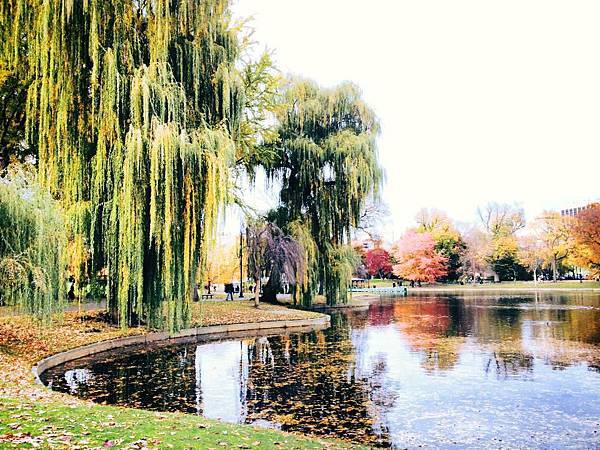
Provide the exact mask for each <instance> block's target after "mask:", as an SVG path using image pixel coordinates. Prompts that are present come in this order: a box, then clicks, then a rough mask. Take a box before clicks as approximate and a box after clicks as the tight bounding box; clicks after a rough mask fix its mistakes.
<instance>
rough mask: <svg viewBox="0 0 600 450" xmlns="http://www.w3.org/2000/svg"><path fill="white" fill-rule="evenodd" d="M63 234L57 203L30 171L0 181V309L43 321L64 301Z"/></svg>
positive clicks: (10, 171)
mask: <svg viewBox="0 0 600 450" xmlns="http://www.w3.org/2000/svg"><path fill="white" fill-rule="evenodd" d="M65 242H66V230H65V224H64V220H63V215H62V212H61V209H60V206H59V205H58V203H57V202H56V201H55V200H54V199H52V197H50V195H49V194H48V193H47V192H44V191H43V190H41V189H40V188H39V186H38V184H37V183H36V181H35V175H34V172H33V171H32V170H30V168H27V167H26V166H20V165H11V166H9V167H8V168H7V169H6V170H4V171H3V173H2V175H1V176H0V304H8V305H15V306H18V307H20V308H21V309H22V311H24V312H26V313H30V314H33V315H35V316H37V317H39V318H41V319H48V318H49V317H51V315H52V314H53V313H55V312H58V311H60V310H61V306H62V302H61V301H60V300H61V299H64V282H65V280H64V273H65V258H64V256H65V255H64V244H65Z"/></svg>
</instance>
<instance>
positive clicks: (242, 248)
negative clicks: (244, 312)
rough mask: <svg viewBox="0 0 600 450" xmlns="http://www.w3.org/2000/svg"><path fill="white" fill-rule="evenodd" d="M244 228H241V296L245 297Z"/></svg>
mask: <svg viewBox="0 0 600 450" xmlns="http://www.w3.org/2000/svg"><path fill="white" fill-rule="evenodd" d="M243 250H244V230H243V227H241V228H240V298H244V258H243V254H244V252H243Z"/></svg>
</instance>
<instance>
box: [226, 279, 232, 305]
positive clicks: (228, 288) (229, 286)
mask: <svg viewBox="0 0 600 450" xmlns="http://www.w3.org/2000/svg"><path fill="white" fill-rule="evenodd" d="M225 293H226V294H227V296H226V297H225V301H229V300H231V301H233V283H227V284H226V285H225Z"/></svg>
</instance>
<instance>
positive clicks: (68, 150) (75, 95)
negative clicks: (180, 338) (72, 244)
mask: <svg viewBox="0 0 600 450" xmlns="http://www.w3.org/2000/svg"><path fill="white" fill-rule="evenodd" d="M0 5H1V6H0V22H1V23H2V24H11V25H10V26H6V25H3V26H2V27H1V28H0V38H1V39H3V41H4V42H5V43H6V45H3V51H2V54H1V55H0V58H1V64H2V68H3V69H5V70H9V71H10V70H16V68H21V70H23V68H26V70H27V71H28V72H27V77H28V78H29V80H30V84H29V87H28V91H27V108H26V117H27V118H26V139H27V142H28V144H29V145H30V146H32V147H35V149H36V150H37V155H38V157H39V164H38V166H39V179H40V182H41V184H42V186H43V187H45V188H48V189H49V190H50V191H51V192H52V193H53V194H54V196H55V197H57V198H59V199H60V200H61V202H62V204H63V205H64V208H65V210H66V211H67V213H68V214H67V219H68V223H69V226H70V229H71V233H72V234H73V235H75V236H76V235H83V236H86V239H88V241H89V242H88V244H89V245H90V246H91V247H92V249H93V263H94V267H95V268H100V267H107V268H108V289H107V297H108V304H109V307H110V309H111V310H112V311H113V312H114V314H115V315H116V316H118V318H119V320H120V322H121V323H122V324H123V325H126V324H129V323H132V322H138V321H143V322H146V323H149V324H150V325H151V326H168V327H170V328H178V327H181V326H183V325H185V324H186V323H187V320H188V317H189V314H188V304H189V301H190V299H191V296H192V291H193V286H194V284H195V281H196V275H197V270H198V268H200V267H202V266H203V264H202V261H203V260H204V258H205V257H206V250H207V246H208V242H209V241H210V240H211V235H212V233H213V231H214V227H215V221H216V217H217V214H218V211H219V208H220V207H221V205H222V204H223V202H224V201H225V200H226V198H227V192H228V183H229V168H230V167H231V166H232V165H233V163H234V161H235V159H236V157H239V156H240V155H239V154H236V152H239V151H240V149H241V148H242V146H239V145H236V143H237V142H238V141H239V139H240V138H241V136H242V132H241V123H242V120H243V114H242V112H243V108H244V106H245V94H244V92H245V91H244V82H243V79H242V76H241V75H240V73H239V70H238V69H237V68H236V64H237V63H238V60H239V55H240V51H241V49H240V42H239V40H238V29H237V28H236V27H235V26H234V24H232V22H231V18H230V14H229V12H228V1H227V0H205V1H202V2H196V1H191V0H185V1H181V2H171V1H168V0H157V1H154V2H145V1H143V2H138V1H132V0H110V1H98V0H90V1H85V2H75V1H73V0H51V1H45V2H41V3H40V2H37V1H34V0H16V1H14V2H8V3H7V2H2V3H1V4H0Z"/></svg>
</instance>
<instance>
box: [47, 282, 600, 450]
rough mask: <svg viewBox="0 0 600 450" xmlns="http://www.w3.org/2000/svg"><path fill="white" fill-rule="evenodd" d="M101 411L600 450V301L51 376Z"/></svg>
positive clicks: (427, 320)
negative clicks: (119, 408)
mask: <svg viewBox="0 0 600 450" xmlns="http://www.w3.org/2000/svg"><path fill="white" fill-rule="evenodd" d="M43 378H44V382H45V383H47V384H48V385H50V386H51V387H52V389H55V390H58V391H62V392H68V393H70V394H73V395H76V396H78V397H82V398H86V399H92V400H94V401H96V402H100V403H106V404H115V405H124V406H131V407H139V408H145V409H151V410H159V411H184V412H188V413H194V414H202V415H204V416H206V417H209V418H217V419H221V420H225V421H229V422H239V423H251V424H256V425H260V426H267V427H274V428H279V429H282V430H288V431H298V432H305V433H312V434H316V435H320V436H328V437H339V438H344V439H350V440H353V441H357V442H363V443H367V444H370V445H374V446H383V447H388V446H392V447H417V446H419V445H423V446H428V447H454V448H460V447H471V448H481V447H495V448H498V447H545V448H560V447H580V448H591V447H600V296H599V295H597V294H572V295H554V294H553V295H550V294H523V295H503V296H499V295H485V294H483V295H435V296H434V295H431V296H430V295H422V296H409V297H402V298H397V299H389V298H388V299H382V300H381V301H380V302H377V303H374V304H372V305H370V306H369V307H368V308H364V309H350V310H347V311H346V312H343V313H335V314H334V315H333V316H332V326H331V328H329V329H327V330H321V331H313V332H308V333H301V334H291V335H280V336H270V337H258V338H252V339H237V340H227V341H221V342H193V343H189V342H188V343H182V344H178V345H171V346H153V347H150V346H148V347H142V348H133V349H127V350H121V351H120V352H118V353H109V354H103V355H96V356H94V357H90V358H86V359H80V360H77V361H73V362H71V363H68V364H65V365H63V366H59V367H56V368H54V369H52V370H50V371H48V372H46V373H45V374H44V376H43Z"/></svg>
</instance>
